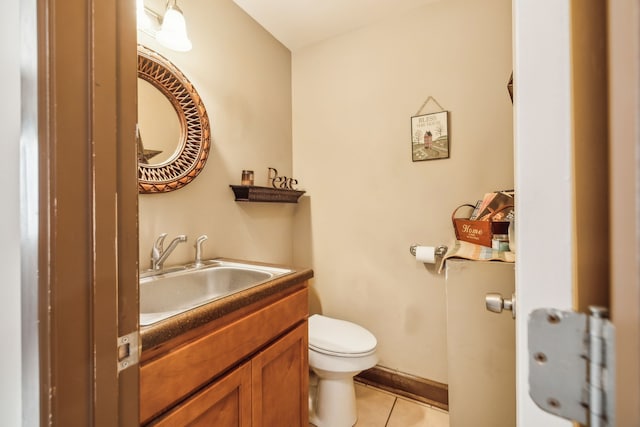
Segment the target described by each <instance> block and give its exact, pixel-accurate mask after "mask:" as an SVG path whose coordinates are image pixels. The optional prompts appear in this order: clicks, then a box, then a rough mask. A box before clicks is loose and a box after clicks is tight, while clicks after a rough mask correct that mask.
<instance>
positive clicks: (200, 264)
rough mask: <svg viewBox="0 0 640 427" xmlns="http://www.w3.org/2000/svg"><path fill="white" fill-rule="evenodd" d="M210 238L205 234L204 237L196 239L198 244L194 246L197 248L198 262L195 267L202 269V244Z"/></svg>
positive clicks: (196, 261)
mask: <svg viewBox="0 0 640 427" xmlns="http://www.w3.org/2000/svg"><path fill="white" fill-rule="evenodd" d="M208 238H209V237H208V236H207V235H206V234H203V235H202V236H200V237H198V238H197V239H196V244H195V245H194V246H195V248H196V260H195V262H194V265H195V266H196V267H202V265H203V263H202V244H203V243H204V241H205V240H207V239H208Z"/></svg>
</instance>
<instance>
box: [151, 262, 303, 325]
mask: <svg viewBox="0 0 640 427" xmlns="http://www.w3.org/2000/svg"><path fill="white" fill-rule="evenodd" d="M291 272H292V271H291V270H287V269H284V268H275V267H265V266H259V265H254V264H244V263H237V262H229V261H209V262H207V263H205V265H204V266H200V267H195V266H191V267H178V268H174V269H172V270H170V271H162V272H160V273H156V274H150V273H149V272H147V273H144V274H141V277H140V325H141V326H147V325H151V324H153V323H156V322H159V321H161V320H164V319H167V318H169V317H171V316H175V315H176V314H179V313H184V312H186V311H189V310H191V309H193V308H196V307H199V306H201V305H204V304H207V303H210V302H212V301H215V300H218V299H221V298H224V297H226V296H229V295H233V294H235V293H237V292H240V291H243V290H246V289H249V288H252V287H254V286H257V285H260V284H262V283H265V282H267V281H269V280H272V279H275V278H276V277H280V276H284V275H285V274H289V273H291Z"/></svg>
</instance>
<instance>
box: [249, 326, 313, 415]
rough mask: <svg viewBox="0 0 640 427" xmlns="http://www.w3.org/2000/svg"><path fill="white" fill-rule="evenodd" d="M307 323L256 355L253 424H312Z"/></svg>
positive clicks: (253, 377) (254, 361)
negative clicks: (310, 421)
mask: <svg viewBox="0 0 640 427" xmlns="http://www.w3.org/2000/svg"><path fill="white" fill-rule="evenodd" d="M307 323H308V322H307V321H305V322H303V323H302V324H300V325H299V326H297V327H296V328H295V329H293V330H292V331H291V332H289V333H288V334H287V335H285V336H284V337H282V338H281V339H279V340H278V341H276V342H275V343H273V344H272V345H270V346H269V347H268V348H266V349H265V350H264V351H262V352H260V353H258V354H257V355H256V356H255V357H254V358H253V359H252V363H251V371H252V390H253V393H252V394H253V397H252V400H253V406H252V413H253V416H252V421H253V424H252V426H253V427H282V426H306V425H307V424H308V422H309V421H308V420H309V404H308V402H307V399H308V398H307V396H308V394H307V390H308V388H309V372H308V369H309V368H308V357H309V353H308V348H307Z"/></svg>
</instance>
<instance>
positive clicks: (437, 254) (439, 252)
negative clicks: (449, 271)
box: [409, 245, 449, 271]
mask: <svg viewBox="0 0 640 427" xmlns="http://www.w3.org/2000/svg"><path fill="white" fill-rule="evenodd" d="M418 246H421V245H411V246H409V252H410V253H411V255H413V256H416V248H417V247H418ZM447 250H449V248H448V247H447V246H445V245H440V246H436V247H435V248H434V250H433V254H434V258H435V261H436V262H435V265H436V271H440V267H441V266H442V263H443V262H444V257H445V255H446V254H447Z"/></svg>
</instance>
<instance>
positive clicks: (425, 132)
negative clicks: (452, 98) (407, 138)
mask: <svg viewBox="0 0 640 427" xmlns="http://www.w3.org/2000/svg"><path fill="white" fill-rule="evenodd" d="M447 158H449V112H448V111H439V112H437V113H429V114H422V115H418V116H413V117H411V159H412V160H413V161H414V162H421V161H423V160H438V159H447Z"/></svg>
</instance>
